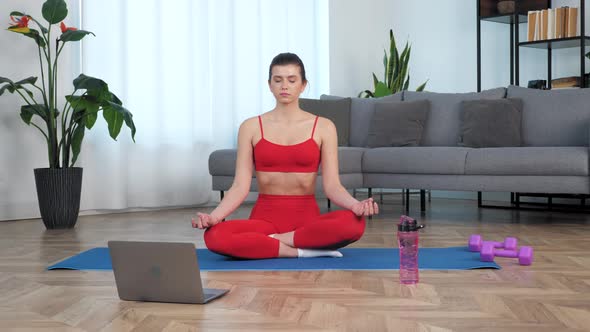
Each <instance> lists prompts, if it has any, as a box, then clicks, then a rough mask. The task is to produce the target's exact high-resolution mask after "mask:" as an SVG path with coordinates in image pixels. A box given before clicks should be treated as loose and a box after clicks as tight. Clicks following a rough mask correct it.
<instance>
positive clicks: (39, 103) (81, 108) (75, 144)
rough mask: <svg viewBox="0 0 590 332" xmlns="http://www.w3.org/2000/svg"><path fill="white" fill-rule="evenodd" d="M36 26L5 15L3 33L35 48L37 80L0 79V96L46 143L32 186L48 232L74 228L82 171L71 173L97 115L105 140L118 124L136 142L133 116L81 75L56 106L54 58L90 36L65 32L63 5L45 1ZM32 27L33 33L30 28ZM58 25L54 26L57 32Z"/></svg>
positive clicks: (22, 16) (19, 15)
mask: <svg viewBox="0 0 590 332" xmlns="http://www.w3.org/2000/svg"><path fill="white" fill-rule="evenodd" d="M41 13H42V16H43V19H45V21H46V22H43V23H42V22H40V21H39V20H37V19H36V18H34V17H33V16H31V15H28V14H26V13H23V12H19V11H14V12H12V13H10V19H11V21H12V25H11V26H10V27H9V28H8V31H11V32H15V33H19V34H21V35H23V36H25V37H28V38H30V39H31V40H32V41H33V42H35V44H36V46H37V47H36V48H37V52H36V53H37V54H38V57H39V66H40V69H41V80H39V79H38V77H33V76H32V77H28V78H24V79H21V80H17V81H13V80H11V79H8V78H6V77H0V96H1V95H2V94H4V93H5V92H10V93H13V94H14V93H16V94H18V95H19V96H20V97H21V99H22V101H23V102H24V105H22V106H21V107H20V117H21V119H22V120H23V121H24V122H25V123H26V124H27V125H30V126H32V127H34V128H36V129H37V130H38V131H39V132H40V133H41V134H42V135H43V137H44V139H45V142H46V143H47V156H48V164H49V165H48V168H38V169H35V182H36V185H37V195H38V198H39V207H40V210H41V216H42V218H43V222H44V223H45V225H46V226H47V228H65V227H73V225H74V224H75V222H76V219H77V214H78V208H79V201H80V191H81V181H82V169H81V168H78V167H74V165H75V163H76V160H77V158H78V155H79V154H80V150H81V146H82V141H83V139H84V133H85V131H86V130H89V129H91V128H92V127H93V126H94V124H95V123H96V120H97V118H98V113H99V112H100V111H102V117H103V118H104V120H105V121H106V123H107V125H108V130H109V134H110V136H111V137H112V138H113V139H115V140H116V138H117V136H118V135H119V132H120V131H121V127H122V126H123V123H125V124H126V125H127V127H128V128H129V129H130V130H131V138H132V139H133V140H134V141H135V132H136V128H135V124H134V122H133V115H132V114H131V112H129V111H128V110H127V109H126V108H125V107H123V103H122V102H121V100H120V99H119V98H118V97H117V96H116V95H115V94H114V93H112V92H111V91H110V90H109V87H108V84H107V83H106V82H104V81H103V80H101V79H98V78H94V77H90V76H86V75H84V74H80V75H79V76H78V77H77V78H75V79H74V81H73V92H72V93H71V94H70V95H66V96H65V100H63V107H61V106H60V104H62V103H59V102H58V94H57V91H58V89H57V83H58V76H59V58H60V55H61V52H62V50H63V49H64V47H65V46H66V44H68V43H71V42H78V41H81V40H82V39H83V38H84V37H86V36H88V35H94V34H93V33H92V32H90V31H84V30H78V29H76V28H74V27H68V26H66V24H65V22H64V20H65V19H66V17H67V16H68V8H67V5H66V2H65V1H64V0H47V1H45V2H44V3H43V7H42V8H41ZM33 24H34V25H35V28H33V27H31V26H30V25H33ZM56 25H59V26H56Z"/></svg>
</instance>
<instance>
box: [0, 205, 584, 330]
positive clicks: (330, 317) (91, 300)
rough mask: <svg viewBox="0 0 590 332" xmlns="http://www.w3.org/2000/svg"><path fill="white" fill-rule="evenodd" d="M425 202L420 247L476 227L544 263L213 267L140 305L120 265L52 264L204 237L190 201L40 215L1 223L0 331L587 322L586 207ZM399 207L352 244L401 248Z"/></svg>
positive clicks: (553, 326) (494, 326) (505, 326)
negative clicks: (94, 268)
mask: <svg viewBox="0 0 590 332" xmlns="http://www.w3.org/2000/svg"><path fill="white" fill-rule="evenodd" d="M322 205H324V204H323V202H322ZM417 205H418V204H417V202H413V206H414V207H415V206H417ZM249 209H250V206H246V207H243V208H240V209H239V210H238V211H237V212H236V214H235V215H234V217H245V216H247V215H248V213H249ZM428 209H429V210H428V212H427V213H426V215H424V216H423V217H420V216H419V214H418V213H417V212H416V211H413V212H412V213H411V215H412V216H414V217H417V218H419V219H421V220H422V221H423V222H424V223H425V224H426V225H427V227H426V228H425V229H424V230H423V231H422V234H421V240H420V241H421V242H420V244H421V246H423V247H444V246H458V245H465V244H466V241H467V238H468V237H469V235H470V234H472V233H481V234H484V235H485V237H487V238H490V239H501V238H503V237H505V236H509V235H512V236H517V237H518V240H519V243H520V244H522V245H531V246H533V247H534V249H535V262H534V263H533V265H532V266H528V267H523V266H519V265H518V264H517V263H516V262H515V260H512V259H498V260H497V262H498V263H499V264H500V265H501V266H502V269H501V270H472V271H421V274H420V277H421V282H420V283H419V284H418V285H417V286H400V284H399V282H398V274H397V271H363V272H352V271H325V272H322V271H320V272H203V273H202V275H203V278H204V282H205V284H206V286H208V287H219V288H231V291H230V293H229V294H227V295H226V296H225V297H222V298H220V299H218V300H216V301H214V302H212V303H210V304H207V305H204V306H201V305H180V304H162V303H136V302H125V301H120V300H119V298H118V296H117V292H116V288H115V284H114V278H113V274H112V272H80V271H46V270H45V268H46V267H47V266H48V265H50V264H51V263H54V262H57V261H59V260H61V259H63V258H66V257H68V256H71V255H74V254H77V253H79V252H81V251H84V250H87V249H90V248H93V247H97V246H105V245H106V242H107V241H108V240H113V239H126V240H157V241H194V242H195V243H196V244H197V246H198V247H204V245H203V234H202V231H200V230H195V229H192V228H191V227H190V217H191V215H192V214H193V212H194V211H193V210H188V209H187V210H169V211H159V212H141V213H128V214H112V215H101V216H85V217H80V219H79V222H78V225H77V226H76V228H75V229H73V230H67V231H46V230H45V229H44V226H43V224H42V223H41V222H40V221H39V220H26V221H18V222H0V330H1V331H240V332H243V331H273V330H274V331H279V330H280V331H536V332H541V331H583V330H585V331H590V214H563V213H549V212H530V211H526V212H525V211H520V212H517V211H509V210H495V209H478V208H477V206H476V203H475V202H474V201H463V200H444V199H433V200H432V202H431V203H430V204H429V205H428ZM401 212H402V211H401V202H399V201H398V198H397V197H391V198H388V201H387V202H385V204H384V205H383V206H382V214H381V215H379V216H378V217H377V218H374V219H373V220H372V221H370V223H369V224H368V227H367V230H366V233H365V235H364V236H363V238H362V239H361V240H360V241H359V242H358V243H355V244H354V246H355V247H392V246H394V243H395V232H394V223H395V221H396V219H397V218H399V215H400V214H401Z"/></svg>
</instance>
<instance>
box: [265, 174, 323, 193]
mask: <svg viewBox="0 0 590 332" xmlns="http://www.w3.org/2000/svg"><path fill="white" fill-rule="evenodd" d="M316 178H317V173H315V172H314V173H283V172H256V181H258V192H259V193H261V194H267V195H313V194H314V193H315V182H316Z"/></svg>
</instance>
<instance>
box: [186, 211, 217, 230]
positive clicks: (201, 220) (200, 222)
mask: <svg viewBox="0 0 590 332" xmlns="http://www.w3.org/2000/svg"><path fill="white" fill-rule="evenodd" d="M220 221H221V220H219V219H217V218H215V217H213V216H211V215H210V214H207V213H201V212H197V219H195V218H193V219H192V225H193V228H200V229H203V228H209V227H211V226H214V225H216V224H218V223H219V222H220Z"/></svg>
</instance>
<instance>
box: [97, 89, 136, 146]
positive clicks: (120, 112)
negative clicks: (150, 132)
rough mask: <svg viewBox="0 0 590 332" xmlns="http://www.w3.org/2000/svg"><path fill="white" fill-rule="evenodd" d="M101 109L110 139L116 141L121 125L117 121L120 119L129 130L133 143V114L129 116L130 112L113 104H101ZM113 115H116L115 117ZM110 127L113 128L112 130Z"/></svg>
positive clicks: (134, 130)
mask: <svg viewBox="0 0 590 332" xmlns="http://www.w3.org/2000/svg"><path fill="white" fill-rule="evenodd" d="M115 98H116V96H115ZM117 99H118V98H117ZM102 109H103V112H102V113H103V116H104V118H105V120H107V123H108V124H109V133H110V134H111V137H112V138H113V139H116V138H117V136H118V135H119V132H120V131H121V126H122V123H119V121H120V118H122V119H123V120H124V121H125V124H126V125H127V127H128V128H129V129H131V139H133V142H135V132H136V128H135V123H134V122H133V114H131V112H129V111H128V110H127V109H126V108H125V107H123V106H121V105H119V104H117V103H114V102H107V103H106V104H103V105H102ZM107 113H108V114H107ZM114 113H117V114H116V115H115V114H114ZM111 127H112V128H113V129H112V130H111ZM113 135H114V136H113Z"/></svg>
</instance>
